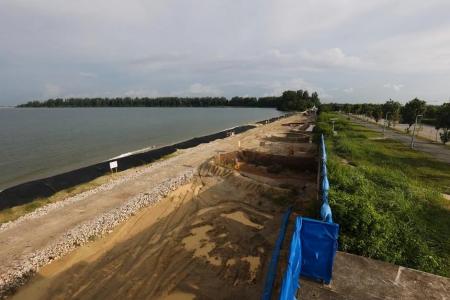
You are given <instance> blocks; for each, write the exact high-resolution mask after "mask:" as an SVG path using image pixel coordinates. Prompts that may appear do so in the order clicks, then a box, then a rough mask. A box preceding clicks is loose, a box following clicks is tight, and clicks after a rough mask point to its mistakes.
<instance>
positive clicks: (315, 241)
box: [280, 217, 339, 300]
mask: <svg viewBox="0 0 450 300" xmlns="http://www.w3.org/2000/svg"><path fill="white" fill-rule="evenodd" d="M338 234H339V225H338V224H334V223H327V222H322V221H318V220H313V219H308V218H302V217H297V218H296V220H295V229H294V233H293V235H292V240H291V247H290V251H289V259H288V265H287V268H286V271H285V273H284V276H283V283H282V286H281V291H280V300H293V299H295V296H296V294H297V290H298V288H300V284H299V278H300V275H301V276H304V277H308V278H311V279H314V280H321V281H324V282H325V283H329V282H330V281H331V276H332V273H333V263H334V258H335V256H336V251H337V239H338Z"/></svg>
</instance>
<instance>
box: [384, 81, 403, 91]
mask: <svg viewBox="0 0 450 300" xmlns="http://www.w3.org/2000/svg"><path fill="white" fill-rule="evenodd" d="M383 87H384V88H387V89H393V90H394V91H396V92H398V91H400V90H401V89H402V88H403V87H404V85H403V84H393V83H386V84H384V85H383Z"/></svg>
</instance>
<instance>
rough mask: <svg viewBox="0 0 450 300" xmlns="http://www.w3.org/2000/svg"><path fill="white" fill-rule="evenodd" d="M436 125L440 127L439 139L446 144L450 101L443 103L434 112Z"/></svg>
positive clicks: (449, 120)
mask: <svg viewBox="0 0 450 300" xmlns="http://www.w3.org/2000/svg"><path fill="white" fill-rule="evenodd" d="M436 127H439V128H442V129H443V131H444V132H442V133H441V141H442V143H444V144H446V143H447V142H448V141H450V102H449V103H444V104H442V106H440V107H439V108H438V110H437V112H436Z"/></svg>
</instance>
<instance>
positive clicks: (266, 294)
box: [261, 207, 292, 300]
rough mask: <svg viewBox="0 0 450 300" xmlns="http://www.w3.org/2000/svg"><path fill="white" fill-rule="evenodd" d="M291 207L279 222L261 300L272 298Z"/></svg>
mask: <svg viewBox="0 0 450 300" xmlns="http://www.w3.org/2000/svg"><path fill="white" fill-rule="evenodd" d="M291 212H292V207H289V208H288V209H287V210H286V212H285V213H284V216H283V220H282V221H281V227H280V232H279V233H278V238H277V241H276V242H275V249H274V250H273V252H272V259H271V260H270V264H269V270H268V271H267V275H266V282H265V283H264V291H263V295H262V297H261V298H262V299H263V300H270V299H271V298H272V288H273V283H274V281H275V275H276V273H277V266H278V257H279V256H280V249H281V245H282V244H283V241H284V236H285V234H286V228H287V224H288V221H289V217H290V216H291Z"/></svg>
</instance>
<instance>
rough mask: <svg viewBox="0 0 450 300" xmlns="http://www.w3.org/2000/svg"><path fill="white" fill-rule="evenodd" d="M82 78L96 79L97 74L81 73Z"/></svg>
mask: <svg viewBox="0 0 450 300" xmlns="http://www.w3.org/2000/svg"><path fill="white" fill-rule="evenodd" d="M78 74H79V75H80V76H81V77H87V78H96V77H97V74H94V73H90V72H80V73H78Z"/></svg>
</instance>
